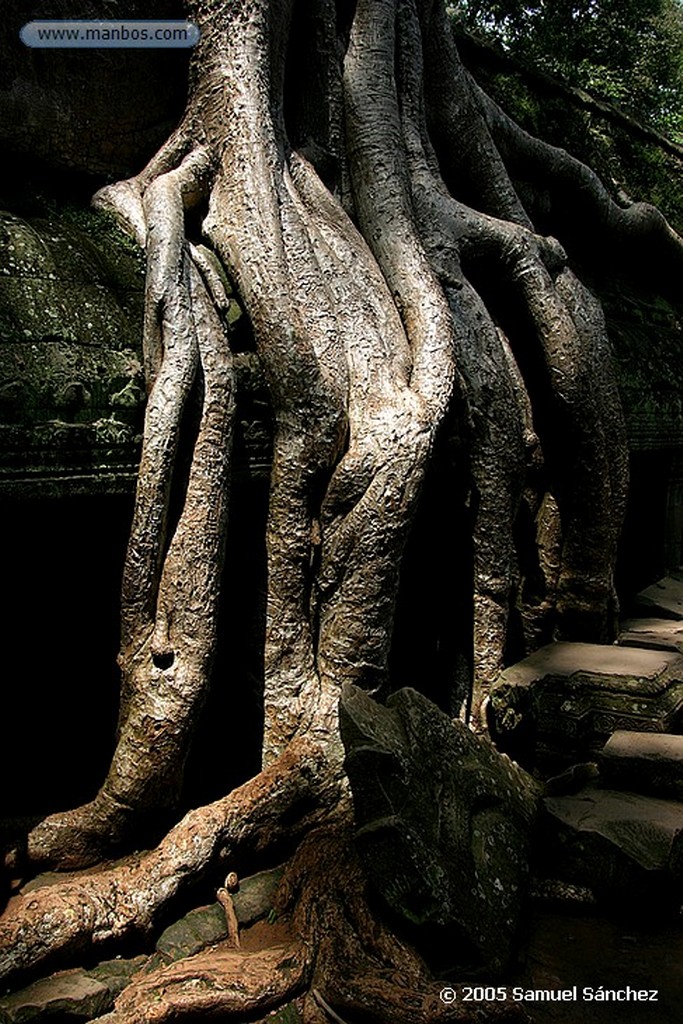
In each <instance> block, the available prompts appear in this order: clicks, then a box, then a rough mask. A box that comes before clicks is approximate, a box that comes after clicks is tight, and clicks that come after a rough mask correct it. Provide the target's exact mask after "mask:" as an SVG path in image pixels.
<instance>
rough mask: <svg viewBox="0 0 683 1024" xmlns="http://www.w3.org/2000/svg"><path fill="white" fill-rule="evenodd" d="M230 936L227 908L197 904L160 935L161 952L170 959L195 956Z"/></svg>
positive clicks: (217, 905)
mask: <svg viewBox="0 0 683 1024" xmlns="http://www.w3.org/2000/svg"><path fill="white" fill-rule="evenodd" d="M227 937H228V926H227V924H226V920H225V911H224V910H223V908H222V906H221V905H220V904H219V903H212V904H210V905H209V906H206V907H197V908H195V909H194V910H191V911H190V912H189V914H185V916H184V917H181V918H180V920H179V921H174V923H173V924H171V925H169V926H168V928H166V929H165V931H163V932H162V933H161V935H160V936H159V938H158V940H157V944H156V948H157V951H158V952H159V953H161V954H162V956H163V957H164V959H165V960H166V961H167V962H168V961H173V960H181V959H182V958H183V957H186V956H193V955H194V954H195V953H199V952H200V951H201V950H202V949H206V947H207V946H212V945H214V944H215V943H216V942H221V941H222V940H223V939H226V938H227Z"/></svg>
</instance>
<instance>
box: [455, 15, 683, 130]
mask: <svg viewBox="0 0 683 1024" xmlns="http://www.w3.org/2000/svg"><path fill="white" fill-rule="evenodd" d="M449 9H450V12H451V14H452V15H453V17H454V18H456V19H457V20H458V21H459V22H460V23H461V24H462V25H463V27H465V28H467V29H469V30H470V31H475V32H478V33H479V34H483V35H484V36H486V37H487V38H495V39H497V40H498V41H499V42H500V43H501V44H502V45H503V47H504V48H505V49H506V50H507V51H508V52H509V53H510V54H511V55H512V56H514V57H517V58H519V59H521V60H524V61H526V62H529V63H533V64H534V65H535V66H536V67H539V68H543V69H545V70H547V71H549V72H551V73H553V74H556V75H559V76H560V77H561V78H563V79H564V80H565V81H566V82H567V83H568V84H570V85H574V86H581V87H582V88H584V89H586V90H588V91H589V92H592V93H594V94H595V95H597V96H601V97H603V98H605V99H607V100H609V101H610V102H612V103H615V104H616V105H618V106H620V107H622V109H624V110H626V111H627V112H629V113H631V114H633V115H634V116H636V117H639V118H640V119H642V120H644V121H645V122H647V123H648V124H650V125H651V126H652V127H654V128H656V129H658V130H659V131H662V132H664V133H665V134H667V135H669V136H670V137H672V138H673V139H674V140H676V141H680V142H683V3H682V2H681V0H530V2H529V3H525V2H523V0H455V2H454V3H452V4H451V5H450V8H449Z"/></svg>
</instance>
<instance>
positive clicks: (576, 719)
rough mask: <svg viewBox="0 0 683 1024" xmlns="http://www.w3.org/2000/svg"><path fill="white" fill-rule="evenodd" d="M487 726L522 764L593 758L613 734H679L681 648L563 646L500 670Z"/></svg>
mask: <svg viewBox="0 0 683 1024" xmlns="http://www.w3.org/2000/svg"><path fill="white" fill-rule="evenodd" d="M487 715H488V721H489V728H490V730H491V734H492V736H493V738H494V739H495V741H496V743H497V745H498V746H499V747H500V748H501V749H503V750H505V751H507V752H508V753H510V754H511V755H512V756H513V757H514V758H515V759H516V760H518V761H519V762H520V763H521V764H523V765H524V766H525V767H540V768H541V769H542V770H546V769H547V770H551V771H555V770H557V769H561V768H562V766H564V765H567V764H571V763H575V762H577V761H585V760H590V759H591V758H592V757H594V756H595V755H596V754H597V753H598V751H599V750H600V749H601V748H602V746H603V745H604V743H605V741H606V740H607V738H608V737H609V736H610V735H611V734H612V733H613V732H614V731H616V730H617V729H626V730H629V731H636V732H640V731H643V732H672V733H675V732H678V731H679V729H680V728H681V725H683V655H681V653H679V652H678V651H661V650H649V649H644V648H636V647H623V646H616V645H614V646H607V645H601V644H579V643H569V642H561V643H555V644H549V645H548V646H547V647H543V648H541V649H540V650H539V651H536V652H535V653H534V654H532V655H530V656H529V657H528V658H525V659H524V660H523V661H520V662H518V663H517V664H516V665H511V666H510V667H509V668H507V669H505V670H504V671H503V672H502V673H501V675H500V677H499V679H498V681H497V683H496V684H495V686H494V687H493V689H492V691H491V695H490V698H489V702H488V709H487Z"/></svg>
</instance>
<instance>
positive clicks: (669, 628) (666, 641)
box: [617, 619, 683, 653]
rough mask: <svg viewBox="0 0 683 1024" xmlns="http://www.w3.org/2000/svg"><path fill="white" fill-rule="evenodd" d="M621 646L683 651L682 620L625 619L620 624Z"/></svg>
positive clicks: (619, 642)
mask: <svg viewBox="0 0 683 1024" xmlns="http://www.w3.org/2000/svg"><path fill="white" fill-rule="evenodd" d="M617 643H618V644H619V645H620V646H621V647H650V648H652V649H653V650H658V651H679V652H681V653H683V621H680V620H678V619H627V620H626V621H625V622H623V623H622V624H621V631H620V633H619V639H618V640H617Z"/></svg>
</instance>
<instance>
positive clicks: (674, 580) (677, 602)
mask: <svg viewBox="0 0 683 1024" xmlns="http://www.w3.org/2000/svg"><path fill="white" fill-rule="evenodd" d="M636 601H637V603H638V604H639V605H640V607H641V608H646V609H647V610H648V611H649V612H650V613H653V612H654V614H656V615H657V616H659V617H661V618H665V619H683V579H680V578H679V574H678V573H676V574H675V575H671V576H665V577H664V579H661V580H658V581H657V583H653V584H652V586H650V587H646V588H645V590H641V592H640V593H639V594H638V597H637V598H636Z"/></svg>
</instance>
